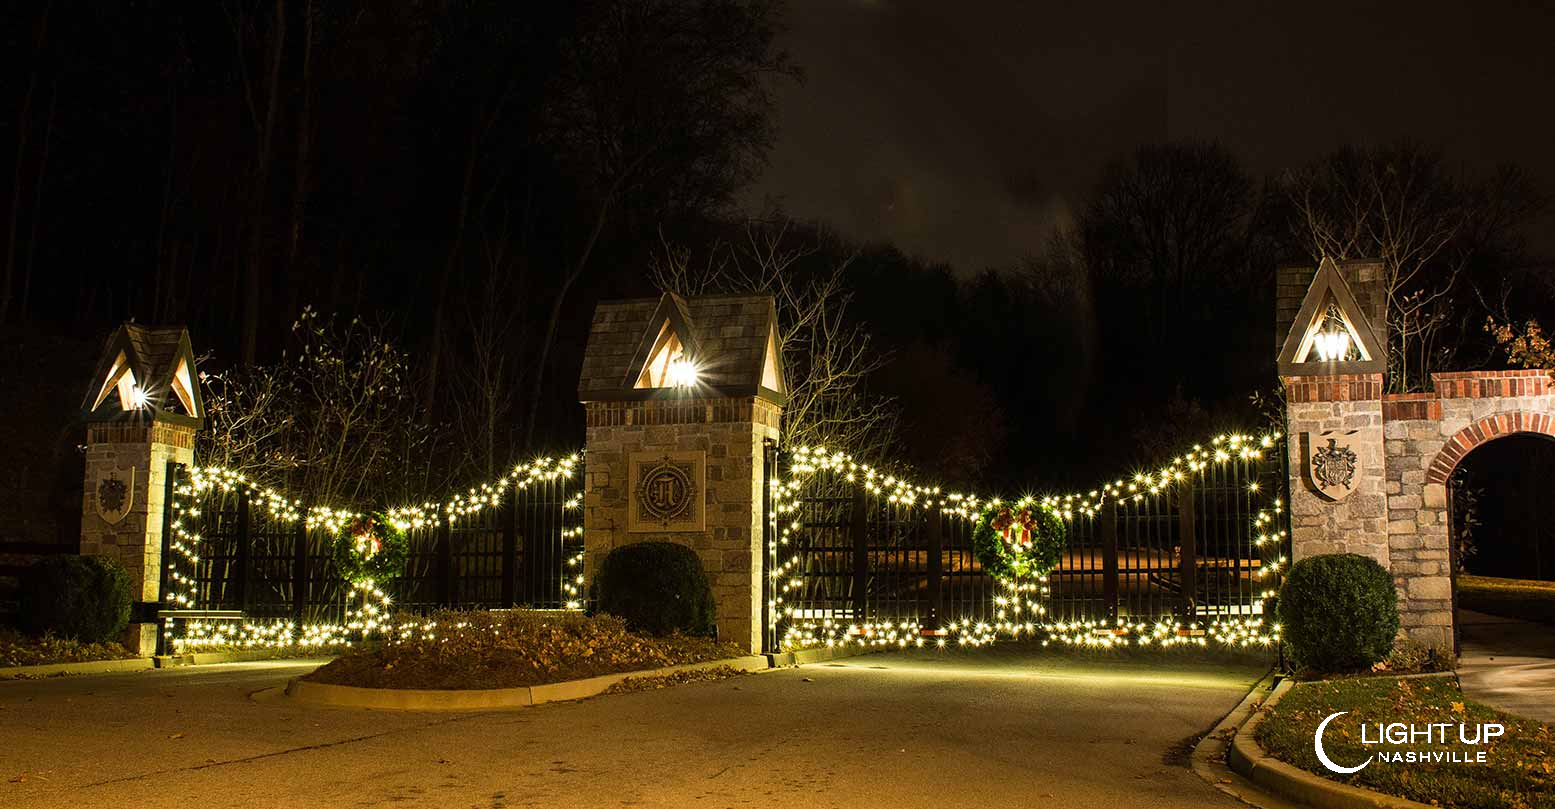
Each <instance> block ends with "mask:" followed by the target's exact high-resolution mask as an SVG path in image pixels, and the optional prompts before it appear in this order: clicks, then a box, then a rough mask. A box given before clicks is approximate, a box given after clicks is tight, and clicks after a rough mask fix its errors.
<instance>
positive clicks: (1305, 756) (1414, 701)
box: [1258, 677, 1555, 809]
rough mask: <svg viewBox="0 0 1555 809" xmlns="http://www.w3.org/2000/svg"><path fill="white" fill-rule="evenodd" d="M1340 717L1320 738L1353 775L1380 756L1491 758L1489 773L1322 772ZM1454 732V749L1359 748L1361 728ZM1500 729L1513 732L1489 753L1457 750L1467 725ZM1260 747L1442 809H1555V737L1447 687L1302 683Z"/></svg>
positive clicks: (1377, 681) (1416, 682)
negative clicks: (1317, 743) (1322, 756)
mask: <svg viewBox="0 0 1555 809" xmlns="http://www.w3.org/2000/svg"><path fill="white" fill-rule="evenodd" d="M1338 711H1349V713H1348V714H1346V715H1344V716H1341V717H1338V718H1336V719H1334V721H1332V722H1330V723H1329V725H1328V728H1327V729H1326V730H1325V732H1324V734H1323V749H1324V751H1325V752H1326V753H1327V754H1328V757H1329V759H1331V760H1332V761H1335V762H1337V763H1339V764H1340V765H1341V766H1354V765H1356V764H1358V763H1360V762H1361V761H1364V760H1365V759H1366V758H1367V757H1368V756H1370V755H1372V754H1373V753H1376V752H1379V751H1382V750H1392V749H1397V750H1400V751H1408V750H1421V751H1430V752H1436V751H1453V750H1456V751H1459V752H1471V751H1472V752H1477V751H1481V750H1483V751H1485V752H1486V756H1485V758H1486V763H1484V764H1462V763H1460V764H1451V763H1445V762H1443V763H1412V764H1396V763H1392V762H1382V761H1373V762H1372V763H1371V764H1369V765H1367V767H1366V768H1365V769H1363V770H1361V771H1360V772H1358V773H1355V774H1354V775H1348V776H1345V775H1337V774H1335V773H1332V772H1329V771H1328V770H1327V769H1324V768H1323V767H1322V766H1321V765H1320V764H1319V763H1318V760H1317V754H1316V752H1315V751H1314V750H1313V749H1312V736H1313V733H1314V732H1315V731H1316V730H1317V726H1318V724H1319V723H1320V722H1322V721H1323V718H1324V717H1326V716H1328V715H1329V714H1332V713H1335V712H1338ZM1378 722H1381V723H1383V724H1390V723H1393V722H1402V723H1405V724H1411V723H1412V724H1414V725H1416V726H1422V727H1423V726H1424V725H1426V724H1430V723H1436V722H1448V723H1451V725H1452V726H1451V728H1449V729H1448V731H1447V733H1448V741H1449V744H1447V745H1427V744H1405V745H1400V746H1396V747H1395V746H1392V745H1387V744H1375V743H1374V744H1371V745H1362V744H1361V732H1360V727H1361V724H1362V723H1367V724H1370V725H1371V729H1370V730H1369V731H1368V733H1369V739H1370V740H1373V741H1375V738H1376V736H1377V735H1378V731H1377V729H1376V723H1378ZM1476 722H1499V723H1501V724H1502V725H1505V727H1506V732H1505V734H1504V735H1503V736H1501V737H1500V738H1498V739H1496V740H1495V742H1494V743H1492V744H1490V745H1485V744H1479V745H1466V744H1462V743H1460V742H1458V741H1457V734H1458V726H1459V724H1460V723H1469V724H1470V734H1471V735H1473V734H1474V732H1475V731H1474V729H1473V723H1476ZM1258 743H1259V744H1261V745H1263V748H1264V749H1265V750H1267V751H1269V753H1270V754H1272V755H1274V756H1275V757H1277V758H1279V759H1281V760H1283V761H1285V762H1288V763H1290V764H1293V765H1295V766H1297V767H1300V768H1301V769H1304V770H1307V771H1309V772H1314V773H1317V774H1318V775H1322V776H1324V777H1326V778H1331V779H1333V780H1335V781H1340V782H1343V783H1348V784H1353V785H1355V786H1361V787H1366V788H1368V789H1374V790H1377V791H1379V792H1385V793H1389V794H1392V795H1398V796H1401V797H1404V798H1409V799H1410V800H1415V801H1420V802H1421V803H1428V804H1435V805H1439V806H1443V807H1461V808H1462V809H1468V808H1469V807H1474V808H1475V809H1479V807H1484V809H1491V807H1510V808H1511V809H1525V808H1527V807H1555V732H1552V729H1551V727H1550V726H1549V725H1546V724H1544V723H1542V722H1535V721H1533V720H1531V719H1521V718H1519V717H1515V716H1511V715H1509V714H1504V713H1500V712H1499V711H1496V710H1495V709H1493V708H1490V707H1488V706H1485V705H1482V704H1480V703H1477V702H1474V701H1473V700H1470V699H1467V698H1465V697H1464V696H1463V693H1462V692H1461V691H1459V690H1458V685H1457V682H1456V681H1455V680H1453V679H1452V678H1450V677H1440V678H1437V677H1431V678H1421V679H1400V678H1396V677H1365V678H1355V679H1346V680H1320V681H1315V682H1305V683H1299V684H1297V685H1296V686H1295V687H1294V688H1292V689H1291V690H1290V693H1288V694H1286V695H1285V698H1284V699H1283V700H1281V701H1280V703H1279V704H1278V705H1276V706H1275V707H1274V708H1273V709H1272V710H1270V712H1269V716H1268V718H1267V719H1265V720H1264V722H1263V724H1262V725H1261V726H1260V727H1259V728H1258Z"/></svg>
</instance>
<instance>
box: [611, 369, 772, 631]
mask: <svg viewBox="0 0 1555 809" xmlns="http://www.w3.org/2000/svg"><path fill="white" fill-rule="evenodd" d="M585 410H586V412H587V419H588V444H587V447H588V454H587V460H586V464H585V470H584V471H585V481H584V495H583V532H584V547H585V548H586V550H587V555H586V562H585V575H586V576H587V577H588V579H589V580H590V581H592V580H593V578H594V575H595V573H596V571H597V570H598V569H599V565H600V563H601V562H602V561H603V560H604V558H605V556H606V555H608V554H609V552H610V551H611V550H613V549H615V548H617V547H620V546H622V545H626V544H630V543H633V542H644V541H669V542H677V543H680V544H682V545H686V546H688V547H690V548H692V549H694V550H695V551H696V553H697V556H698V557H700V558H701V560H702V565H703V568H704V569H705V570H706V571H707V577H708V580H709V582H710V583H711V584H712V589H713V600H714V603H715V607H716V609H717V622H718V634H719V637H720V639H722V640H728V641H733V642H734V643H736V644H739V645H740V646H741V647H742V648H745V649H748V650H750V651H751V652H759V651H761V643H762V627H761V575H762V574H761V560H762V556H761V554H762V541H763V531H762V527H763V526H762V521H763V514H762V507H761V506H762V486H763V485H764V484H765V480H764V469H763V458H764V455H763V453H764V449H763V444H764V442H765V441H766V440H768V439H771V440H774V441H775V440H776V439H777V438H778V435H779V420H780V417H781V415H782V408H781V407H780V406H779V405H777V404H774V403H773V402H771V401H768V400H767V399H765V398H762V397H759V396H746V397H733V398H672V399H647V400H640V401H613V402H603V401H594V402H586V403H585ZM661 459H669V460H670V461H672V462H674V463H677V464H684V467H685V468H686V469H687V470H689V471H691V473H692V477H693V478H700V481H698V483H697V485H698V486H700V488H701V491H700V492H693V499H694V501H695V503H696V507H698V508H700V509H701V519H700V521H693V523H699V524H690V525H688V526H686V527H678V526H676V525H674V524H671V525H670V527H667V528H666V527H663V525H662V524H659V525H655V524H653V521H652V520H646V521H645V520H644V519H643V515H642V514H641V513H640V511H638V510H635V509H639V508H640V506H634V504H633V499H634V498H635V497H637V496H638V491H637V489H638V483H639V480H637V479H634V467H635V469H636V474H639V475H640V474H642V472H643V470H644V469H650V470H651V468H652V467H653V465H654V464H656V463H659V462H660V460H661Z"/></svg>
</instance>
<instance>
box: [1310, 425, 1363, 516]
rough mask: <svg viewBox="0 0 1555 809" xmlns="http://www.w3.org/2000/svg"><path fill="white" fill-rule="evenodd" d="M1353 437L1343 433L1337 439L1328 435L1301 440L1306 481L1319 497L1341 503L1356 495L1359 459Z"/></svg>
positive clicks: (1311, 436)
mask: <svg viewBox="0 0 1555 809" xmlns="http://www.w3.org/2000/svg"><path fill="white" fill-rule="evenodd" d="M1352 435H1354V433H1343V434H1340V435H1339V436H1338V437H1335V436H1334V435H1333V434H1330V433H1324V434H1322V435H1318V436H1314V435H1312V434H1311V433H1308V434H1306V435H1305V436H1303V438H1304V439H1305V440H1304V441H1303V443H1304V444H1305V445H1306V453H1305V455H1306V471H1307V480H1308V482H1310V483H1311V484H1312V488H1313V489H1315V490H1316V491H1317V493H1318V494H1320V495H1322V496H1323V497H1325V498H1327V499H1329V500H1336V501H1337V500H1343V499H1344V498H1346V497H1348V496H1349V495H1350V493H1351V492H1353V491H1355V484H1356V480H1355V478H1356V473H1357V472H1358V471H1359V470H1360V458H1359V456H1357V455H1356V454H1355V450H1354V449H1353V448H1352V446H1351V441H1350V440H1349V439H1350V436H1352ZM1340 441H1344V442H1345V443H1342V444H1341V443H1339V442H1340Z"/></svg>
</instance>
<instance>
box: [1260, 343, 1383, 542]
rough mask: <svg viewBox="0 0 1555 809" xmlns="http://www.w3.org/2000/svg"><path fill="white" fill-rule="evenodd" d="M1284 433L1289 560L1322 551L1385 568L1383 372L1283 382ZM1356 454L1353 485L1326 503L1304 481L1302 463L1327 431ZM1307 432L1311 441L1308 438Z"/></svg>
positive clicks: (1287, 379) (1296, 378)
mask: <svg viewBox="0 0 1555 809" xmlns="http://www.w3.org/2000/svg"><path fill="white" fill-rule="evenodd" d="M1285 390H1286V403H1287V410H1288V416H1289V434H1290V438H1289V441H1290V452H1289V455H1290V466H1289V469H1288V473H1289V476H1290V488H1289V491H1290V515H1291V555H1292V561H1293V562H1294V561H1297V560H1300V559H1304V558H1306V557H1308V556H1316V555H1318V554H1325V553H1356V554H1360V555H1362V556H1369V557H1371V558H1373V559H1376V560H1377V561H1378V562H1380V563H1381V564H1382V565H1383V566H1384V567H1386V566H1387V565H1388V526H1387V503H1386V501H1385V500H1384V497H1385V494H1384V486H1383V482H1384V462H1383V446H1382V375H1381V374H1348V375H1337V376H1331V377H1288V378H1286V379H1285ZM1351 431H1354V434H1353V435H1350V436H1348V437H1343V438H1339V443H1340V444H1341V445H1343V444H1348V445H1349V446H1350V448H1351V449H1352V450H1354V451H1355V454H1356V458H1357V462H1356V475H1355V480H1354V484H1353V490H1352V491H1351V493H1350V494H1349V495H1348V496H1346V497H1345V498H1344V499H1342V500H1339V501H1337V502H1335V501H1331V500H1329V499H1327V498H1325V497H1323V496H1322V495H1321V494H1319V493H1318V492H1317V491H1316V490H1315V489H1314V487H1313V486H1312V484H1311V483H1310V482H1309V481H1308V480H1307V476H1306V474H1305V472H1304V466H1305V464H1306V460H1307V459H1308V458H1309V457H1311V454H1312V452H1313V448H1312V447H1310V446H1308V445H1307V444H1308V443H1310V442H1318V441H1319V436H1320V435H1321V434H1322V433H1325V432H1333V433H1338V434H1343V433H1349V432H1351ZM1308 434H1310V442H1308V441H1307V440H1305V439H1306V436H1307V435H1308Z"/></svg>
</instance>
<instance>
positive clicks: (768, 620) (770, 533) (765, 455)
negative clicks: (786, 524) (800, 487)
mask: <svg viewBox="0 0 1555 809" xmlns="http://www.w3.org/2000/svg"><path fill="white" fill-rule="evenodd" d="M776 471H777V440H776V439H772V438H765V439H762V442H761V635H762V643H761V647H762V648H761V651H763V652H776V651H779V649H778V636H777V625H776V623H777V622H776V616H774V615H773V614H772V607H773V603H772V602H773V600H774V598H775V597H776V595H777V588H776V586H775V584H776V583H775V582H773V581H772V572H773V571H774V570H776V569H777V565H776V564H775V563H776V561H777V531H775V530H774V528H775V525H774V523H773V514H772V477H773V475H774V474H775V473H776Z"/></svg>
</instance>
